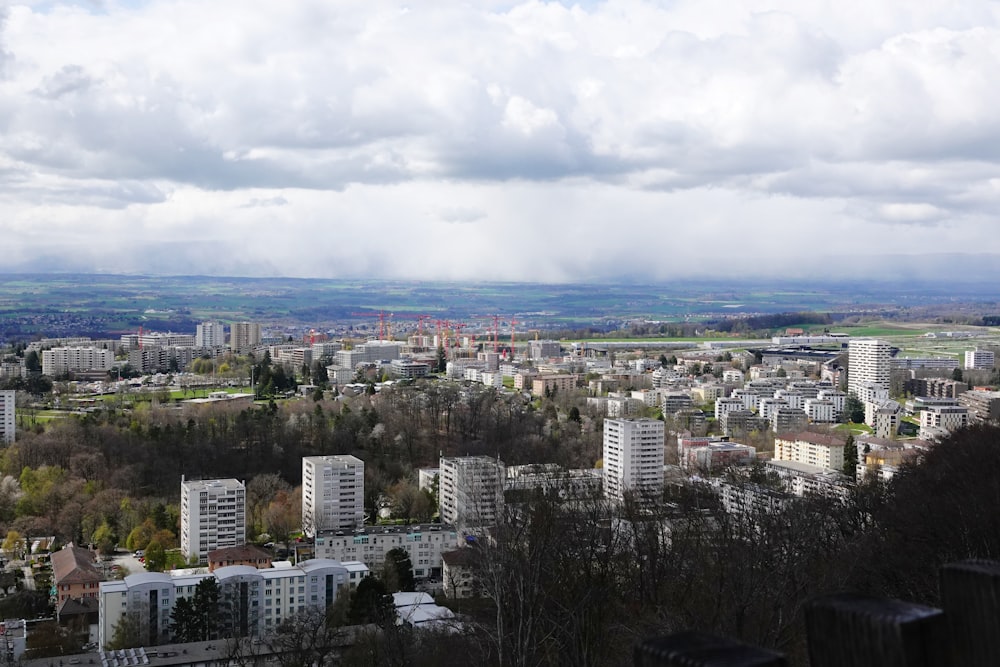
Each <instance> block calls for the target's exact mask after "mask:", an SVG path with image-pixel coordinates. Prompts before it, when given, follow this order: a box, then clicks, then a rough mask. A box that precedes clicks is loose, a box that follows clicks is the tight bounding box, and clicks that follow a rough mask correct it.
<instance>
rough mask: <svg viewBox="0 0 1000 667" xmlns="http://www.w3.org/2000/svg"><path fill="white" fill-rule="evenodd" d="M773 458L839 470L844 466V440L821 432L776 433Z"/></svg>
mask: <svg viewBox="0 0 1000 667" xmlns="http://www.w3.org/2000/svg"><path fill="white" fill-rule="evenodd" d="M774 459H775V460H776V461H797V462H799V463H808V464H809V465H811V466H819V467H820V468H829V469H831V470H840V469H841V468H843V467H844V441H843V440H840V439H839V438H835V437H833V436H830V435H823V434H822V433H796V434H790V435H784V436H782V435H778V436H775V438H774Z"/></svg>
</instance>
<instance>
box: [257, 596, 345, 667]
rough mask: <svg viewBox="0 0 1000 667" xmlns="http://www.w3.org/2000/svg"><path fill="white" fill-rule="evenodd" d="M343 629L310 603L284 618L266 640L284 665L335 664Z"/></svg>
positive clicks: (296, 666) (321, 665)
mask: <svg viewBox="0 0 1000 667" xmlns="http://www.w3.org/2000/svg"><path fill="white" fill-rule="evenodd" d="M343 632H344V631H343V630H341V629H340V628H338V627H336V626H334V625H333V624H331V623H330V622H329V619H328V618H327V615H326V614H325V613H324V612H323V611H322V610H320V609H317V608H315V607H309V608H306V609H304V610H303V611H300V612H297V613H296V614H295V615H294V616H291V617H289V618H286V619H285V620H284V621H282V622H281V623H280V624H279V625H278V627H277V628H275V630H274V632H273V633H272V634H271V635H270V636H269V637H267V639H266V640H265V641H266V642H267V646H268V648H269V649H270V650H271V652H272V653H273V654H274V657H275V659H276V661H277V663H278V665H280V666H281V667H312V666H314V665H315V666H318V667H323V665H330V664H333V662H332V660H333V657H334V656H335V655H336V653H337V651H338V650H339V646H340V644H341V643H342V641H341V635H342V634H343Z"/></svg>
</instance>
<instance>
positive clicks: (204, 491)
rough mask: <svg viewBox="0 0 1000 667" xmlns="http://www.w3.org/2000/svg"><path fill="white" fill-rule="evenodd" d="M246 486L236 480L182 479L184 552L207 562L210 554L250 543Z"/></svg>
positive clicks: (187, 555) (182, 537)
mask: <svg viewBox="0 0 1000 667" xmlns="http://www.w3.org/2000/svg"><path fill="white" fill-rule="evenodd" d="M246 514H247V498H246V486H244V484H243V482H241V481H239V480H236V479H203V480H197V481H185V480H184V478H183V477H181V552H182V553H183V554H184V557H185V558H188V559H192V560H193V559H197V560H198V562H199V563H206V562H208V552H209V551H212V550H214V549H218V548H220V547H236V546H240V545H242V544H245V543H246V541H247V521H246Z"/></svg>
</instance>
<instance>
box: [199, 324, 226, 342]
mask: <svg viewBox="0 0 1000 667" xmlns="http://www.w3.org/2000/svg"><path fill="white" fill-rule="evenodd" d="M225 345H226V328H225V327H224V326H223V325H222V322H202V323H201V324H199V325H198V326H196V327H195V330H194V346H195V347H210V348H214V347H225Z"/></svg>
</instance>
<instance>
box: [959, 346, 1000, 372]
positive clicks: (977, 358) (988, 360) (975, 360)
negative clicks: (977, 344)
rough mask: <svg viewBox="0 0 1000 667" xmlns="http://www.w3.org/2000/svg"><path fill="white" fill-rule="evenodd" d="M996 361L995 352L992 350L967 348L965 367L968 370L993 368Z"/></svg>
mask: <svg viewBox="0 0 1000 667" xmlns="http://www.w3.org/2000/svg"><path fill="white" fill-rule="evenodd" d="M994 362H995V359H994V355H993V352H991V351H990V350H979V349H976V350H966V352H965V364H964V366H965V368H966V370H980V369H985V370H992V369H993V364H994Z"/></svg>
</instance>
